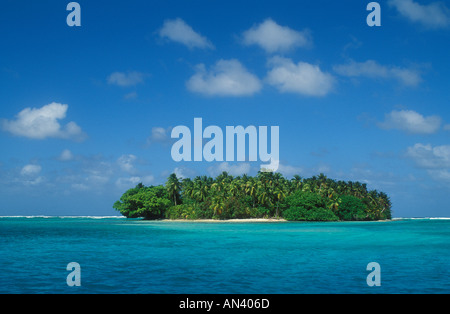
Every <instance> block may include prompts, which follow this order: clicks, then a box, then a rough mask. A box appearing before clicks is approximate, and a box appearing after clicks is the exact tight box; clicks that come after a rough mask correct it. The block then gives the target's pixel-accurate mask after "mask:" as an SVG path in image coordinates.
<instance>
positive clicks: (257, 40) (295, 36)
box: [243, 19, 311, 53]
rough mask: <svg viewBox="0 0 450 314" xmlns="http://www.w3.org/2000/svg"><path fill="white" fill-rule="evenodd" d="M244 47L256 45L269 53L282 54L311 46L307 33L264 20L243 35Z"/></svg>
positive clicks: (270, 20)
mask: <svg viewBox="0 0 450 314" xmlns="http://www.w3.org/2000/svg"><path fill="white" fill-rule="evenodd" d="M243 42H244V44H245V45H258V46H260V47H261V48H263V49H264V50H266V51H267V52H269V53H274V52H284V51H287V50H290V49H292V48H295V47H305V46H308V45H310V44H311V39H310V35H309V32H308V31H302V32H299V31H296V30H293V29H291V28H289V27H286V26H280V25H278V24H277V23H276V22H274V21H273V20H272V19H266V20H265V21H264V22H262V23H261V24H259V25H255V26H253V27H252V28H250V29H249V30H247V31H245V32H244V33H243Z"/></svg>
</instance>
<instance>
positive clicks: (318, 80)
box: [266, 56, 335, 96]
mask: <svg viewBox="0 0 450 314" xmlns="http://www.w3.org/2000/svg"><path fill="white" fill-rule="evenodd" d="M269 66H270V67H271V70H270V71H269V72H268V74H267V77H266V81H267V82H268V83H269V84H270V85H272V86H275V87H276V88H277V89H278V90H279V91H280V92H283V93H285V92H289V93H298V94H302V95H307V96H325V95H326V94H328V93H329V92H331V91H332V89H333V86H334V82H335V79H334V77H333V76H332V75H331V74H329V73H326V72H323V71H322V70H321V69H320V68H319V66H317V65H312V64H309V63H306V62H298V63H297V64H295V63H294V62H292V60H291V59H287V58H282V57H278V56H277V57H273V58H271V59H270V60H269Z"/></svg>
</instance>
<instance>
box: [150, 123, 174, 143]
mask: <svg viewBox="0 0 450 314" xmlns="http://www.w3.org/2000/svg"><path fill="white" fill-rule="evenodd" d="M171 130H172V128H171V127H169V128H163V127H153V128H152V132H151V134H150V136H149V137H148V138H147V144H152V143H162V144H166V143H170V142H171V141H172V138H171V137H170V133H171Z"/></svg>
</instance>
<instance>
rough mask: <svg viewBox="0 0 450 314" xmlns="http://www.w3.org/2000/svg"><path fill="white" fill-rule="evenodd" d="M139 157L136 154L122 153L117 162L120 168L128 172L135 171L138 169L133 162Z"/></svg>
mask: <svg viewBox="0 0 450 314" xmlns="http://www.w3.org/2000/svg"><path fill="white" fill-rule="evenodd" d="M136 159H137V157H136V156H135V155H132V154H129V155H122V156H120V157H119V158H118V159H117V164H118V165H119V167H120V169H122V170H123V171H125V172H127V173H130V174H132V173H135V172H136V169H135V168H134V165H133V163H134V162H135V161H136Z"/></svg>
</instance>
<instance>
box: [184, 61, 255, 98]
mask: <svg viewBox="0 0 450 314" xmlns="http://www.w3.org/2000/svg"><path fill="white" fill-rule="evenodd" d="M186 86H187V88H188V90H190V91H192V92H196V93H200V94H204V95H208V96H214V95H217V96H249V95H252V94H254V93H256V92H258V91H259V90H260V89H261V88H262V84H261V82H260V81H259V79H258V78H257V77H256V76H255V75H253V74H251V73H250V72H248V71H247V69H246V68H245V67H244V66H243V65H242V64H241V63H240V62H239V61H238V60H235V59H232V60H222V59H221V60H219V61H218V62H217V63H216V64H215V65H214V66H213V67H212V68H211V70H209V71H207V70H206V68H205V65H204V64H200V65H198V66H197V72H196V73H195V74H194V75H193V76H192V77H191V78H190V79H189V80H188V81H187V83H186Z"/></svg>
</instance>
